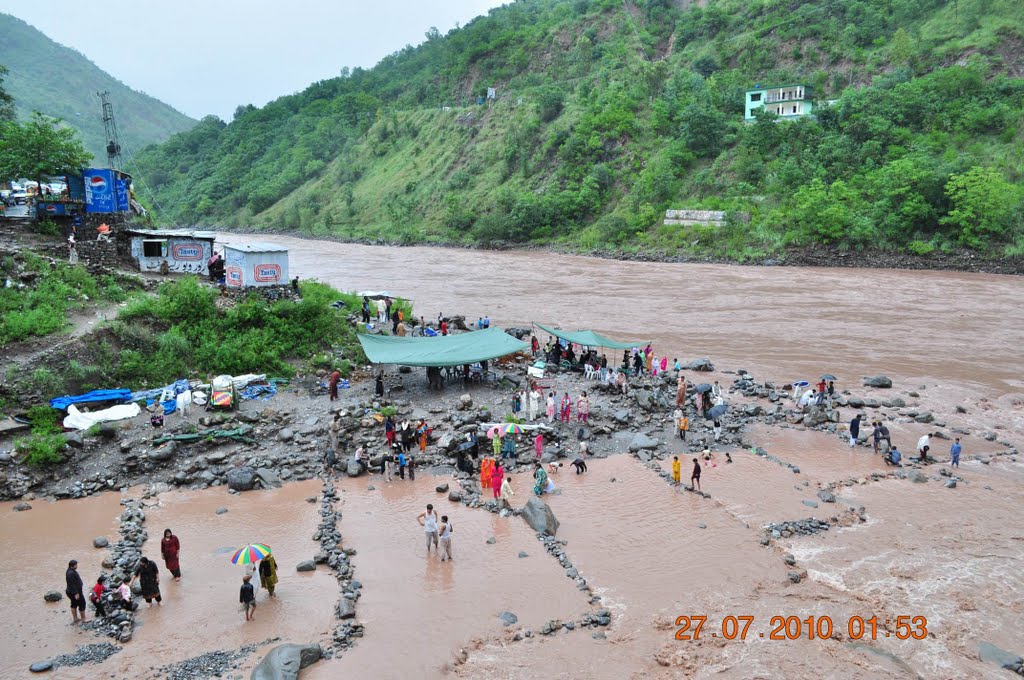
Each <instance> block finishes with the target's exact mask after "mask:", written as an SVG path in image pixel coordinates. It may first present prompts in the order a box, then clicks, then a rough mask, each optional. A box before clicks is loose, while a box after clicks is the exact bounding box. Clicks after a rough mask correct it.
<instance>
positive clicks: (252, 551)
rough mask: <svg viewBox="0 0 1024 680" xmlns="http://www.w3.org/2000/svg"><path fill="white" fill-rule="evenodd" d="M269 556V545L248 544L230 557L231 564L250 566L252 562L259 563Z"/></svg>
mask: <svg viewBox="0 0 1024 680" xmlns="http://www.w3.org/2000/svg"><path fill="white" fill-rule="evenodd" d="M269 554H270V546H269V545H264V544H263V543H250V544H249V545H247V546H245V547H244V548H241V549H239V550H238V552H236V553H235V554H234V555H232V556H231V564H252V563H253V562H259V561H260V560H262V559H263V558H264V557H266V556H267V555H269Z"/></svg>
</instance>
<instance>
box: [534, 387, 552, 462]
mask: <svg viewBox="0 0 1024 680" xmlns="http://www.w3.org/2000/svg"><path fill="white" fill-rule="evenodd" d="M552 401H554V400H552ZM554 413H555V410H554V407H553V406H552V407H551V415H554ZM533 448H534V450H535V451H536V452H537V460H540V457H541V456H542V455H544V435H542V434H538V435H537V436H536V437H534V438H533Z"/></svg>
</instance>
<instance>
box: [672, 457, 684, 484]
mask: <svg viewBox="0 0 1024 680" xmlns="http://www.w3.org/2000/svg"><path fill="white" fill-rule="evenodd" d="M681 474H682V468H681V466H680V464H679V456H672V481H673V482H675V485H676V486H679V480H680V475H681Z"/></svg>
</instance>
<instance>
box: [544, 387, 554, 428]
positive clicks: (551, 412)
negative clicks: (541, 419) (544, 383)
mask: <svg viewBox="0 0 1024 680" xmlns="http://www.w3.org/2000/svg"><path fill="white" fill-rule="evenodd" d="M545 406H546V407H547V410H546V411H545V412H546V413H547V416H548V422H549V423H553V422H554V421H555V393H554V392H548V400H547V403H546V404H545Z"/></svg>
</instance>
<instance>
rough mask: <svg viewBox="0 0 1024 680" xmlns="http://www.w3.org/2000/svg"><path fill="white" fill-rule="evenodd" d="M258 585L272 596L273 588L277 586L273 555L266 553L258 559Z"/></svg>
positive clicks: (275, 563) (275, 561)
mask: <svg viewBox="0 0 1024 680" xmlns="http://www.w3.org/2000/svg"><path fill="white" fill-rule="evenodd" d="M259 572H260V585H261V586H263V587H264V588H266V589H267V594H268V595H269V596H270V597H274V588H276V587H277V560H275V559H274V556H273V555H267V556H266V557H264V558H263V559H262V560H260V568H259Z"/></svg>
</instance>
